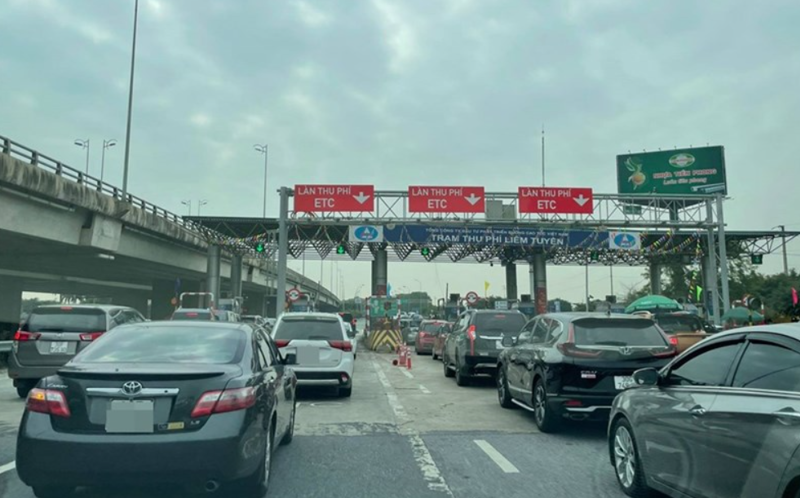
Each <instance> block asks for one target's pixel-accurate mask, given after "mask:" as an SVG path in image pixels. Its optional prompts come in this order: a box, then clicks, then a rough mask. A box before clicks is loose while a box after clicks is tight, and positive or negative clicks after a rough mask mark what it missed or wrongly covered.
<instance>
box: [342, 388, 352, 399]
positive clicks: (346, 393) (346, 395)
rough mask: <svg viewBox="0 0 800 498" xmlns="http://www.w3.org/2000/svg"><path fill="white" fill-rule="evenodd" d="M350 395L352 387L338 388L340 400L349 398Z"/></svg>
mask: <svg viewBox="0 0 800 498" xmlns="http://www.w3.org/2000/svg"><path fill="white" fill-rule="evenodd" d="M351 394H353V386H350V387H340V388H339V397H340V398H349V397H350V395H351Z"/></svg>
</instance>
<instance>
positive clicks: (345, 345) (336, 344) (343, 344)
mask: <svg viewBox="0 0 800 498" xmlns="http://www.w3.org/2000/svg"><path fill="white" fill-rule="evenodd" d="M328 344H330V345H331V347H332V348H334V349H341V350H342V351H352V350H353V345H352V344H350V341H328Z"/></svg>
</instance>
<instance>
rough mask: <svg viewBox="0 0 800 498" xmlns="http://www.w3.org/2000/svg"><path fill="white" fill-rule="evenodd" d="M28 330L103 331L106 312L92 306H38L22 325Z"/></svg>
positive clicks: (104, 329)
mask: <svg viewBox="0 0 800 498" xmlns="http://www.w3.org/2000/svg"><path fill="white" fill-rule="evenodd" d="M24 328H25V330H27V331H28V332H105V331H106V312H105V311H103V310H99V309H92V308H71V307H69V306H64V307H62V308H39V309H35V310H33V313H31V315H30V316H29V317H28V321H27V322H26V324H25V326H24Z"/></svg>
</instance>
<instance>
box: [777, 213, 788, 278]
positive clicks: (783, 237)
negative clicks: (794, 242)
mask: <svg viewBox="0 0 800 498" xmlns="http://www.w3.org/2000/svg"><path fill="white" fill-rule="evenodd" d="M778 227H779V228H780V229H781V240H782V241H783V247H782V249H783V273H784V274H786V275H788V274H789V260H788V258H787V256H786V225H778Z"/></svg>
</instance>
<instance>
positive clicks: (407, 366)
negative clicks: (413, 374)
mask: <svg viewBox="0 0 800 498" xmlns="http://www.w3.org/2000/svg"><path fill="white" fill-rule="evenodd" d="M406 368H407V369H409V370H411V355H408V357H407V359H406Z"/></svg>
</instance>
